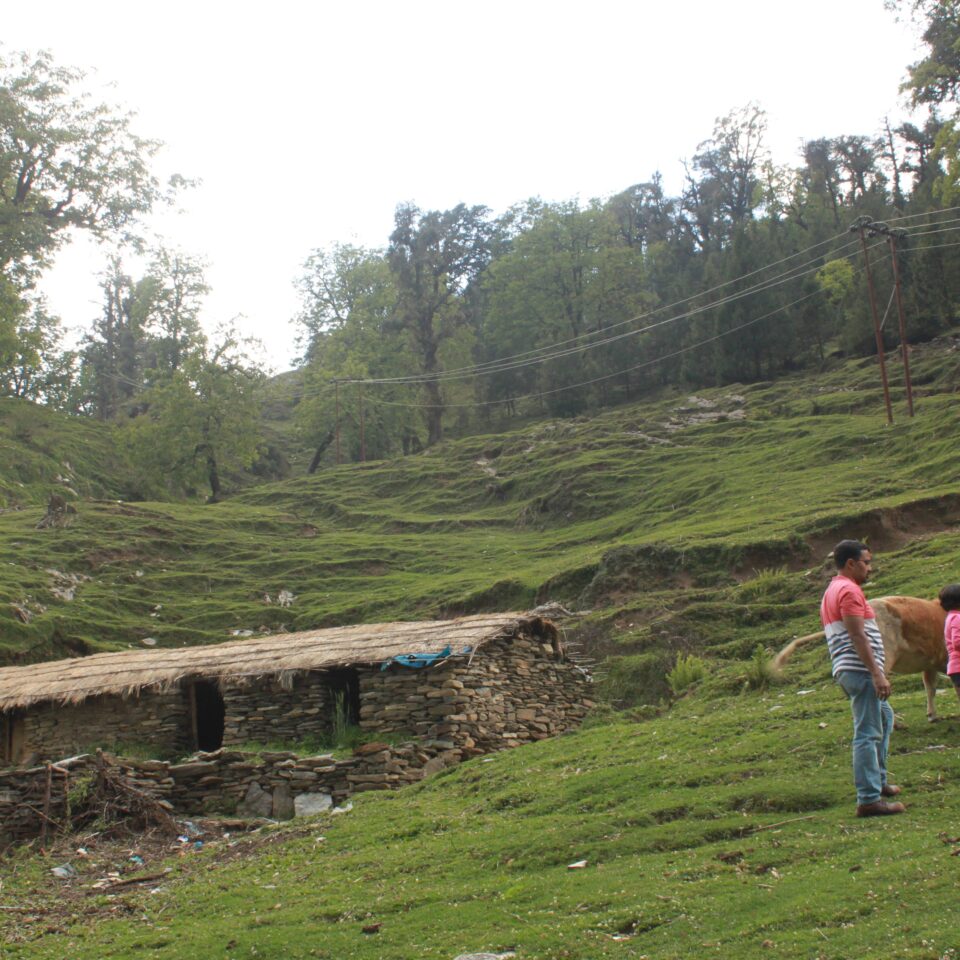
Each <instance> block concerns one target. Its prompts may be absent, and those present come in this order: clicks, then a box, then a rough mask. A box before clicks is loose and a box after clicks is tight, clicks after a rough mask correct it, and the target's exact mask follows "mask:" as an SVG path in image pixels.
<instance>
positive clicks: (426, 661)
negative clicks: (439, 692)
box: [380, 645, 473, 671]
mask: <svg viewBox="0 0 960 960" xmlns="http://www.w3.org/2000/svg"><path fill="white" fill-rule="evenodd" d="M472 649H473V647H464V649H463V650H461V651H460V654H459V655H460V656H463V654H465V653H469V652H470V651H471V650H472ZM452 655H453V651H452V650H451V649H450V647H449V645H448V646H446V647H444V648H443V649H442V650H441V651H440V652H439V653H400V654H397V656H395V657H391V658H390V659H389V660H385V661H384V662H383V663H382V664H381V665H380V670H381V671H383V670H386V669H387V667H389V666H390V665H391V664H392V663H396V664H399V665H400V666H401V667H409V668H410V669H411V670H422V669H423V668H424V667H431V666H433V664H435V663H436V662H437V661H438V660H446V658H447V657H450V656H452Z"/></svg>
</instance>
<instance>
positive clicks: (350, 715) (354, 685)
mask: <svg viewBox="0 0 960 960" xmlns="http://www.w3.org/2000/svg"><path fill="white" fill-rule="evenodd" d="M327 689H328V690H329V691H330V719H331V724H332V726H333V727H334V729H336V728H337V726H346V725H348V724H357V723H359V722H360V677H359V675H358V674H357V671H356V670H354V669H352V668H350V667H341V668H339V669H337V670H329V671H328V672H327Z"/></svg>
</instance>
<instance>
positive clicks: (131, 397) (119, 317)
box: [80, 257, 155, 420]
mask: <svg viewBox="0 0 960 960" xmlns="http://www.w3.org/2000/svg"><path fill="white" fill-rule="evenodd" d="M100 287H101V290H102V291H103V307H102V310H101V313H100V316H99V317H98V318H97V319H96V320H95V321H94V322H93V325H92V327H91V329H90V331H89V332H88V334H87V335H86V336H85V338H84V343H83V346H82V348H81V351H80V365H81V373H80V376H81V385H82V388H83V390H84V392H85V394H86V407H87V409H88V410H89V411H90V412H91V413H94V414H95V415H96V416H97V417H99V418H100V419H101V420H111V419H113V418H114V417H116V416H118V415H119V414H121V413H133V412H136V410H135V408H134V404H135V402H136V398H137V396H138V394H140V393H141V392H142V390H143V387H144V376H143V374H144V358H145V354H146V342H147V324H148V322H149V318H150V315H151V311H152V309H153V304H154V294H155V287H154V284H153V283H152V282H151V281H150V280H149V279H141V280H139V281H135V280H134V279H133V278H132V277H131V276H130V275H129V274H128V273H127V272H126V271H125V270H124V268H123V263H122V262H121V261H120V259H119V258H118V257H114V258H113V259H112V260H111V261H110V265H109V268H108V269H107V271H106V272H105V273H104V274H103V277H102V278H101V284H100Z"/></svg>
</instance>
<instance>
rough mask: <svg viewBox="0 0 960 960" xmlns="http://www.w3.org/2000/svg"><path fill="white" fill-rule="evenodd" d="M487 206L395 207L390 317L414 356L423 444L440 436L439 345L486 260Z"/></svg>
mask: <svg viewBox="0 0 960 960" xmlns="http://www.w3.org/2000/svg"><path fill="white" fill-rule="evenodd" d="M487 213H488V211H487V208H486V207H482V206H476V207H468V206H466V205H465V204H462V203H461V204H459V205H458V206H456V207H454V208H453V209H452V210H444V211H439V210H430V211H426V212H424V211H421V210H419V209H418V208H417V207H415V206H413V205H412V204H402V205H401V206H399V207H397V211H396V214H395V216H394V230H393V233H392V234H391V235H390V245H389V247H388V249H387V263H388V264H389V265H390V271H391V274H392V276H393V282H394V285H395V287H396V291H397V302H396V306H395V308H394V311H393V317H394V319H395V321H396V323H397V324H398V326H399V328H400V329H402V330H403V331H404V332H405V333H406V335H407V337H408V339H409V343H410V346H411V350H412V352H413V354H414V356H415V357H416V360H417V365H418V367H419V373H421V374H423V375H424V376H426V377H428V378H430V379H427V380H425V382H424V383H423V391H424V395H425V397H426V401H427V403H426V406H425V408H424V419H425V420H426V424H427V442H428V443H429V444H434V443H437V442H439V441H440V440H441V439H442V438H443V415H444V411H445V402H444V392H443V389H442V388H441V384H440V382H439V380H437V379H436V377H437V376H438V375H439V374H441V373H442V371H443V356H442V348H443V347H444V345H445V343H447V342H448V341H451V340H452V339H454V338H455V336H456V334H457V333H458V331H460V330H461V328H462V327H463V326H464V325H465V324H466V322H467V312H466V310H465V308H464V300H463V295H464V292H465V291H466V289H467V287H468V286H469V285H470V284H471V283H473V282H474V281H475V280H476V279H477V278H478V277H479V275H480V274H481V272H482V271H483V269H484V268H485V267H486V265H487V263H488V261H489V251H490V241H491V237H492V227H491V224H490V221H489V220H488V219H487Z"/></svg>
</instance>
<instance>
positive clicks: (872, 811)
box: [857, 800, 907, 817]
mask: <svg viewBox="0 0 960 960" xmlns="http://www.w3.org/2000/svg"><path fill="white" fill-rule="evenodd" d="M906 809H907V808H906V807H905V806H904V805H903V804H902V803H887V801H886V800H874V801H873V803H860V804H858V805H857V816H858V817H889V816H891V815H892V814H894V813H903V811H904V810H906Z"/></svg>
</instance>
